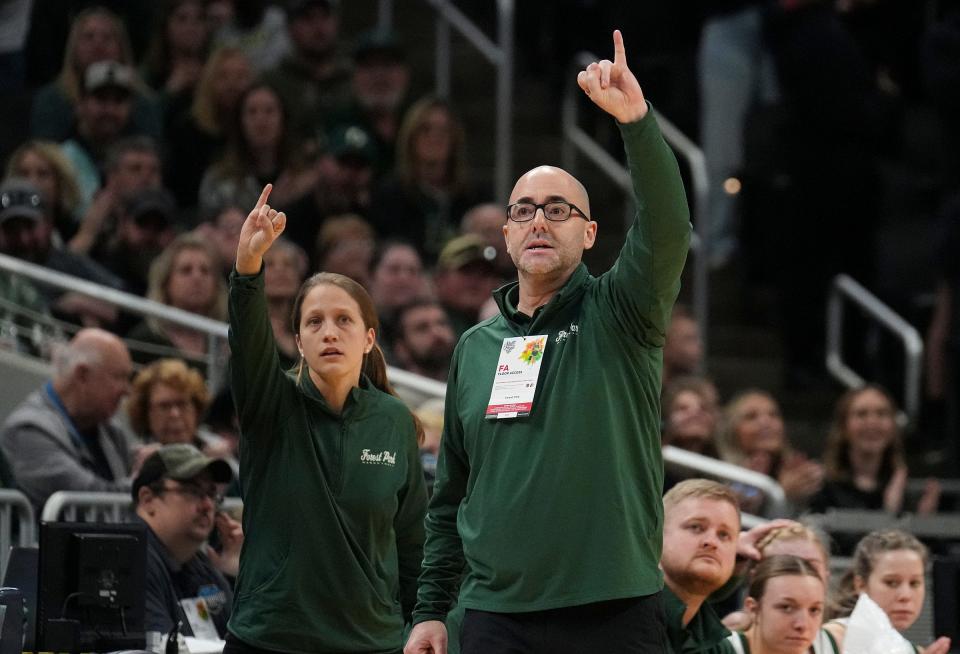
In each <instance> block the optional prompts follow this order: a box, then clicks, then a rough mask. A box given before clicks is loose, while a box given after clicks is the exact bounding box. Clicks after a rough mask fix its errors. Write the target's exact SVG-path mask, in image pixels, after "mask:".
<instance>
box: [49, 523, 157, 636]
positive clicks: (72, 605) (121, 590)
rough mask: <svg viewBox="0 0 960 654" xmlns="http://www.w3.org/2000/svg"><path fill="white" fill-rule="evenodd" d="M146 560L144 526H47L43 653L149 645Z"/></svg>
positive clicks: (75, 524)
mask: <svg viewBox="0 0 960 654" xmlns="http://www.w3.org/2000/svg"><path fill="white" fill-rule="evenodd" d="M146 562H147V535H146V528H145V527H144V525H141V524H99V523H73V522H44V523H42V524H41V525H40V575H39V579H38V593H37V643H36V647H37V649H38V651H53V652H64V651H66V652H69V651H80V650H82V651H85V652H91V651H92V652H103V651H110V650H116V649H125V648H137V647H139V648H142V647H144V645H145V640H146V639H145V634H144V629H143V613H144V588H145V582H146Z"/></svg>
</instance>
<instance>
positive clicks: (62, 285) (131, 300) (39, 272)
mask: <svg viewBox="0 0 960 654" xmlns="http://www.w3.org/2000/svg"><path fill="white" fill-rule="evenodd" d="M0 270H6V271H8V272H10V273H14V274H17V275H22V276H24V277H27V278H28V279H32V280H34V281H38V282H41V283H43V284H47V285H50V286H53V287H55V288H59V289H63V290H65V291H73V292H76V293H81V294H83V295H86V296H89V297H93V298H96V299H98V300H103V301H104V302H108V303H110V304H112V305H114V306H117V307H120V308H122V309H124V310H126V311H131V312H133V313H136V314H138V315H141V316H150V317H152V318H157V319H160V320H164V321H166V322H171V323H174V324H177V325H182V326H184V327H189V328H190V329H194V330H196V331H198V332H201V333H204V334H206V335H207V337H208V339H209V342H208V344H207V365H208V368H207V370H208V374H207V376H208V379H209V380H210V385H211V386H212V387H214V388H217V387H219V385H220V382H221V381H222V379H223V370H222V369H221V366H220V365H219V363H220V359H219V357H218V356H217V355H218V352H217V349H218V348H217V347H216V342H217V339H224V340H225V339H226V338H227V324H226V323H225V322H220V321H219V320H213V319H211V318H207V317H205V316H200V315H197V314H195V313H190V312H189V311H184V310H183V309H177V308H174V307H171V306H168V305H166V304H162V303H160V302H154V301H153V300H147V299H144V298H142V297H140V296H139V295H133V294H131V293H125V292H124V291H118V290H117V289H115V288H111V287H109V286H102V285H100V284H94V283H93V282H88V281H86V280H84V279H78V278H77V277H73V276H71V275H65V274H63V273H61V272H57V271H55V270H51V269H49V268H45V267H43V266H38V265H36V264H33V263H30V262H28V261H23V260H22V259H17V258H14V257H11V256H8V255H5V254H0Z"/></svg>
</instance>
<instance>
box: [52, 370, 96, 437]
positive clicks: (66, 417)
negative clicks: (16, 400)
mask: <svg viewBox="0 0 960 654" xmlns="http://www.w3.org/2000/svg"><path fill="white" fill-rule="evenodd" d="M43 390H44V391H45V392H46V394H47V397H48V398H50V402H52V403H53V407H54V408H55V409H56V410H57V413H59V414H60V416H61V417H62V418H63V422H64V423H65V424H66V425H67V432H68V433H69V434H70V438H71V440H73V443H74V444H75V445H76V446H77V447H79V448H81V449H83V450H84V451H88V450H89V448H88V446H87V442H86V441H85V440H84V438H83V436H81V435H80V432H79V431H78V430H77V426H76V425H74V424H73V420H72V419H71V418H70V414H68V413H67V407H65V406H63V401H62V400H61V399H60V396H59V395H57V392H56V391H55V390H53V382H49V381H48V382H47V383H46V384H44V385H43Z"/></svg>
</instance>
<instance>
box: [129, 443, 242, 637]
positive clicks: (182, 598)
mask: <svg viewBox="0 0 960 654" xmlns="http://www.w3.org/2000/svg"><path fill="white" fill-rule="evenodd" d="M232 478H233V472H232V471H231V469H230V465H229V464H228V463H227V462H226V461H224V460H223V459H212V458H210V457H208V456H206V455H204V454H203V453H202V452H200V450H198V449H197V448H195V447H194V446H192V445H187V444H183V443H179V444H175V445H165V446H163V447H161V448H160V449H158V450H157V451H156V452H154V453H153V454H152V455H150V456H149V457H148V458H147V459H146V460H145V461H144V462H143V466H141V468H140V473H139V474H138V475H137V477H136V479H134V481H133V488H132V495H133V500H134V503H135V505H136V511H137V516H139V518H140V519H141V520H143V522H145V523H146V524H147V526H148V527H149V528H150V529H149V532H148V544H147V584H146V614H145V626H146V629H147V631H158V632H161V633H168V632H169V631H170V630H171V629H172V628H173V626H174V625H175V624H176V623H177V622H178V621H180V622H182V623H183V626H182V627H181V631H182V633H183V634H184V635H187V636H197V637H200V638H214V639H216V638H223V637H224V636H226V633H227V632H226V627H227V620H228V619H229V618H230V611H231V609H232V606H233V589H232V587H231V585H230V583H229V582H228V581H227V579H226V577H225V575H227V576H235V575H236V574H237V569H238V566H239V557H240V547H241V545H242V544H243V530H242V528H241V526H240V523H239V522H237V521H236V520H234V519H232V518H231V517H230V516H228V515H227V514H226V513H223V512H220V511H218V509H219V507H220V505H221V503H222V502H223V490H224V488H225V487H226V485H227V484H228V483H229V482H230V481H231V479H232ZM214 529H216V530H217V535H218V536H219V540H220V544H221V546H222V549H220V551H217V550H216V549H214V548H212V547H208V546H207V539H208V538H209V537H210V535H211V534H212V533H213V531H214Z"/></svg>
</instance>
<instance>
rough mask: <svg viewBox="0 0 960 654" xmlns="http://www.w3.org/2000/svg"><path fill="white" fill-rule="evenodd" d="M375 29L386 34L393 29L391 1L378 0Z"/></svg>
mask: <svg viewBox="0 0 960 654" xmlns="http://www.w3.org/2000/svg"><path fill="white" fill-rule="evenodd" d="M377 29H378V30H379V31H381V32H387V31H390V30H392V29H393V0H380V1H379V3H378V10H377Z"/></svg>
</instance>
